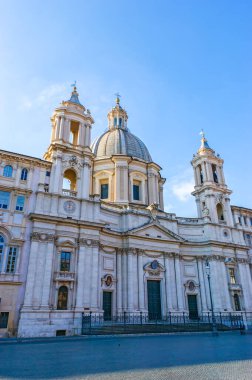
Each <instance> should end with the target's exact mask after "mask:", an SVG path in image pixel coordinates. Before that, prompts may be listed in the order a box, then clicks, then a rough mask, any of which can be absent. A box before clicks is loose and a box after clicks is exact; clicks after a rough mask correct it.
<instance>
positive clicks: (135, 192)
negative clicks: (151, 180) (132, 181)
mask: <svg viewBox="0 0 252 380" xmlns="http://www.w3.org/2000/svg"><path fill="white" fill-rule="evenodd" d="M139 195H140V194H139V185H133V199H134V201H139V200H140V196H139Z"/></svg>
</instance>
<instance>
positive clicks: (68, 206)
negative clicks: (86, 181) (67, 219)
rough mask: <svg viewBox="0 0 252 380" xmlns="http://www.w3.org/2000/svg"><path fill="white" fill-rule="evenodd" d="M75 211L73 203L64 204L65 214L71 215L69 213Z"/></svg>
mask: <svg viewBox="0 0 252 380" xmlns="http://www.w3.org/2000/svg"><path fill="white" fill-rule="evenodd" d="M75 209H76V205H75V203H74V202H72V201H66V202H64V210H65V211H66V212H67V213H69V214H71V213H73V212H74V211H75Z"/></svg>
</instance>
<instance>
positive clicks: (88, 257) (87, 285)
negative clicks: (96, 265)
mask: <svg viewBox="0 0 252 380" xmlns="http://www.w3.org/2000/svg"><path fill="white" fill-rule="evenodd" d="M91 263H92V247H91V246H86V247H85V261H84V281H83V285H84V302H83V303H84V307H86V308H88V307H89V308H90V297H91V294H90V293H91V270H90V268H91Z"/></svg>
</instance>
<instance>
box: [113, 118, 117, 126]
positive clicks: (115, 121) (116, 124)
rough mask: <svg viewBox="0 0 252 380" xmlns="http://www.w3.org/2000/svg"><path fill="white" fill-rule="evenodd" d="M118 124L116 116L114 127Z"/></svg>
mask: <svg viewBox="0 0 252 380" xmlns="http://www.w3.org/2000/svg"><path fill="white" fill-rule="evenodd" d="M116 125H117V118H116V117H114V127H116Z"/></svg>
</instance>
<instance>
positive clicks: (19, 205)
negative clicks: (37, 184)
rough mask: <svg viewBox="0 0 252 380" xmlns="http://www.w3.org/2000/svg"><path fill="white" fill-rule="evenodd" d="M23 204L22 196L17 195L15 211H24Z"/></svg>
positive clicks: (23, 198)
mask: <svg viewBox="0 0 252 380" xmlns="http://www.w3.org/2000/svg"><path fill="white" fill-rule="evenodd" d="M24 202H25V197H24V195H18V196H17V202H16V211H23V210H24Z"/></svg>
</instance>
